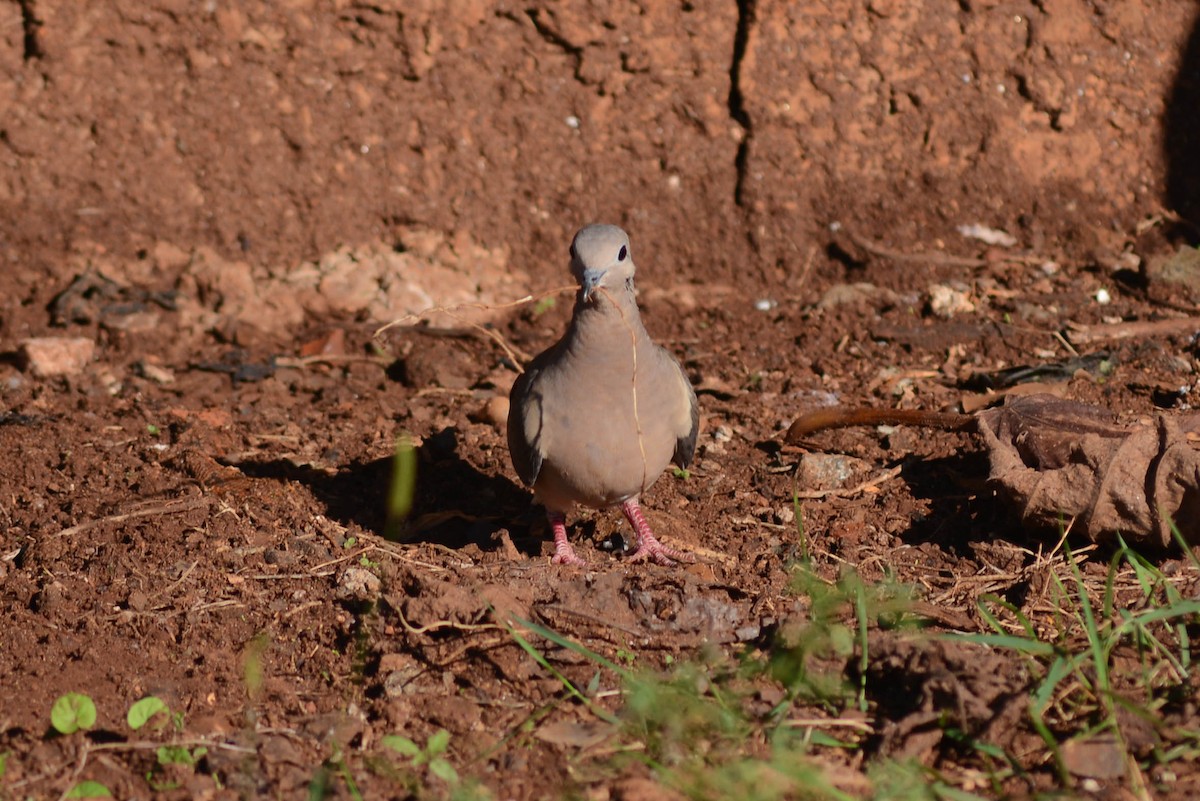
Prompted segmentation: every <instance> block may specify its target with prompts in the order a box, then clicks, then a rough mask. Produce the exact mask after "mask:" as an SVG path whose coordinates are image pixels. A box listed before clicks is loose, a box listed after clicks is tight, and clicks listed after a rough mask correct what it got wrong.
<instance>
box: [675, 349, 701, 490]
mask: <svg viewBox="0 0 1200 801" xmlns="http://www.w3.org/2000/svg"><path fill="white" fill-rule="evenodd" d="M671 361H672V362H674V364H675V370H676V371H677V372H678V373H679V380H680V381H681V382H682V383H683V389H684V391H685V393H686V398H687V405H688V411H687V418H686V419H687V420H688V423H687V426H686V431H684V429H683V427H680V429H679V430H680V431H684V433H681V434H680V435H679V436H678V437H677V439H676V440H675V454H674V455H673V456H672V457H671V458H672V461H674V462H675V464H677V465H679V466H680V467H687V466H688V465H689V464H691V463H692V457H694V456H695V455H696V437H697V436H698V435H699V433H700V406H699V404H697V402H696V391H695V390H694V389H692V382H691V381H688V377H687V373H685V372H683V367H682V366H681V365H680V364H679V362H677V361H675V359H673V358H672V359H671ZM680 402H681V403H682V402H683V399H682V398H681V400H680Z"/></svg>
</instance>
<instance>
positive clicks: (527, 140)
mask: <svg viewBox="0 0 1200 801" xmlns="http://www.w3.org/2000/svg"><path fill="white" fill-rule="evenodd" d="M1194 13H1195V8H1194V5H1193V4H1191V3H1187V2H1180V1H1175V2H1167V1H1166V0H1161V1H1159V2H1154V1H1153V0H1148V1H1147V2H1113V3H1100V2H1084V1H1083V0H1043V1H1042V2H1038V3H1033V2H997V1H995V0H976V1H975V2H961V3H957V4H951V3H946V2H942V0H936V1H935V0H929V1H928V2H921V0H867V2H860V1H857V0H856V1H854V2H851V0H815V1H811V2H792V3H782V2H765V1H764V0H741V2H724V3H692V2H676V3H657V2H655V3H643V4H634V3H625V2H562V3H558V2H555V3H551V2H545V3H528V4H513V3H508V2H486V0H455V1H454V2H451V3H448V4H447V3H440V2H408V3H401V2H392V1H391V0H376V1H375V2H370V3H367V2H350V1H349V0H333V2H316V0H289V2H286V3H266V2H247V3H238V4H224V3H216V2H213V3H209V4H199V5H198V4H196V3H193V2H186V1H185V0H150V1H149V2H145V1H144V0H139V1H138V2H132V1H129V2H126V1H124V0H122V1H120V2H111V3H77V2H65V1H62V0H23V1H22V2H7V3H0V211H3V214H0V218H2V219H3V222H0V240H2V241H3V242H5V243H6V244H4V245H3V246H2V247H0V257H3V258H4V259H5V262H6V263H7V264H16V263H17V262H18V261H20V262H21V263H22V264H27V263H30V262H31V261H32V262H34V263H41V264H42V265H43V266H48V267H50V268H52V269H53V268H55V263H54V254H56V253H60V252H61V251H62V249H63V248H66V249H67V250H76V251H79V250H87V249H89V248H91V249H95V248H97V247H98V248H100V249H102V250H104V251H105V252H107V253H109V254H115V255H118V256H120V257H124V258H134V257H136V254H137V253H139V251H145V250H146V249H148V248H151V247H153V246H154V245H155V243H157V242H161V241H168V242H171V243H172V244H174V245H177V246H179V247H181V248H183V249H185V250H187V249H190V248H192V247H194V246H197V245H209V246H213V247H216V248H217V249H218V250H219V251H221V252H223V253H224V254H226V255H227V256H229V257H234V256H236V257H237V258H239V259H245V260H247V261H249V262H250V263H255V264H266V265H270V266H272V267H273V268H275V269H279V270H286V269H288V268H289V266H290V265H294V264H296V263H298V262H299V261H301V260H302V259H310V258H315V257H317V256H319V255H320V254H322V253H325V252H328V251H330V250H332V249H333V248H335V247H337V246H338V245H341V244H355V243H360V242H378V241H382V242H387V241H389V240H391V239H394V237H395V230H396V229H397V227H398V226H403V225H407V224H414V223H415V224H420V225H425V226H429V227H432V228H436V229H439V230H444V231H448V232H458V231H465V232H468V233H469V234H470V235H471V236H472V237H473V238H475V239H476V240H478V241H481V242H484V243H486V244H489V245H493V246H501V245H503V246H507V247H509V248H511V249H512V253H513V261H514V262H515V263H517V264H520V265H522V266H523V267H526V268H527V269H528V270H529V272H530V273H531V274H533V276H534V278H535V280H536V281H539V282H546V283H549V282H550V281H553V280H555V279H556V278H559V277H561V272H560V271H561V269H562V262H563V254H564V253H565V248H566V242H567V239H568V237H569V235H570V233H571V231H572V230H573V229H574V228H575V227H576V226H577V225H579V224H580V223H582V222H585V221H589V220H597V219H604V220H611V221H615V222H618V223H621V224H623V225H625V226H627V227H628V228H629V229H630V230H631V232H633V233H634V235H635V237H637V239H636V240H635V241H637V243H638V253H639V261H640V262H641V263H643V264H650V263H654V264H655V265H656V267H655V269H656V270H657V271H660V274H662V275H664V276H671V277H676V278H680V279H683V280H686V279H687V277H688V275H689V274H690V273H691V272H692V271H694V270H695V269H697V267H698V266H701V265H702V266H703V271H704V273H705V274H707V275H709V276H712V275H718V276H720V275H723V276H725V277H726V278H729V279H739V280H743V279H749V280H752V281H764V282H774V281H780V280H787V278H788V277H789V276H791V275H794V274H795V272H796V271H797V270H798V269H799V266H800V264H801V262H802V261H803V260H804V258H805V255H806V254H807V253H808V252H810V250H811V248H813V247H814V246H820V245H822V244H823V243H825V242H826V241H827V240H828V238H829V235H828V225H829V223H831V222H833V221H835V220H836V221H839V222H843V223H845V224H848V225H853V226H855V227H857V228H858V229H859V230H861V231H864V232H865V233H866V234H868V235H869V236H871V237H873V238H878V239H880V240H886V241H888V242H890V243H892V244H894V245H898V246H904V245H908V244H912V243H925V244H928V243H931V242H935V241H937V240H939V239H943V238H946V237H948V236H950V235H951V234H952V232H953V229H954V226H956V225H958V224H962V223H967V222H982V223H985V224H989V225H994V226H1000V227H1007V228H1010V229H1013V230H1014V231H1015V232H1017V233H1018V235H1020V236H1022V237H1023V238H1024V239H1025V241H1026V243H1027V244H1029V245H1030V246H1036V245H1037V241H1040V240H1041V239H1044V238H1046V237H1054V236H1060V235H1066V237H1067V239H1070V240H1072V241H1074V240H1078V241H1079V242H1081V243H1083V244H1082V245H1081V246H1084V247H1086V246H1087V243H1088V242H1089V241H1090V238H1094V237H1095V236H1099V234H1096V233H1095V231H1096V230H1101V229H1111V228H1112V227H1113V226H1114V225H1117V226H1119V225H1122V224H1125V223H1127V222H1128V221H1130V220H1134V219H1136V218H1138V217H1139V216H1142V215H1145V214H1147V213H1152V212H1153V211H1154V210H1156V209H1158V208H1159V207H1160V205H1161V200H1160V197H1161V194H1162V188H1163V185H1164V177H1163V175H1162V172H1163V167H1162V157H1161V155H1160V153H1159V145H1158V143H1159V141H1160V139H1161V131H1160V121H1161V119H1162V118H1163V115H1164V102H1165V100H1164V99H1165V98H1166V97H1167V96H1168V93H1169V92H1168V89H1169V86H1170V84H1171V81H1172V80H1173V77H1174V73H1175V70H1176V68H1177V65H1178V60H1179V52H1180V51H1181V49H1182V47H1183V43H1184V40H1185V39H1186V36H1187V33H1188V31H1190V30H1191V28H1192V23H1193V17H1194ZM1148 26H1153V31H1155V32H1157V33H1158V35H1157V36H1153V37H1151V36H1147V35H1146V33H1147V31H1148V30H1150V28H1149V27H1148ZM1164 32H1165V33H1164ZM97 171H98V172H99V173H100V174H101V175H103V176H104V177H103V179H102V180H98V181H97V180H86V179H83V178H81V177H79V176H82V175H85V174H90V173H93V172H97Z"/></svg>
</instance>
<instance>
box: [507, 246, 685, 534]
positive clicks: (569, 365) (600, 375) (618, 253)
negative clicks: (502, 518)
mask: <svg viewBox="0 0 1200 801" xmlns="http://www.w3.org/2000/svg"><path fill="white" fill-rule="evenodd" d="M571 272H572V274H573V275H574V276H575V278H576V280H577V281H578V282H579V284H580V289H579V292H578V293H577V294H576V298H575V307H574V311H573V314H572V317H571V323H570V325H569V326H568V328H567V331H566V333H565V334H563V336H562V338H561V339H560V340H559V341H558V342H557V343H556V344H555V345H553V346H552V347H550V348H549V349H548V350H546V351H545V352H543V353H542V354H540V355H539V356H537V358H535V359H534V360H533V361H532V362H530V364H529V366H528V367H527V368H526V371H525V372H524V373H523V374H522V375H521V376H520V377H518V379H517V381H516V383H514V384H513V388H512V392H511V394H510V396H509V397H510V406H509V417H508V443H509V450H510V452H511V455H512V461H513V466H514V467H515V468H516V471H517V475H519V476H520V477H521V480H522V481H524V482H525V483H526V484H527V485H530V486H532V487H533V489H534V493H535V495H536V496H537V498H538V500H540V501H541V502H542V503H543V504H545V505H546V507H547V509H548V510H550V511H551V512H559V513H561V512H566V511H567V510H568V509H569V508H570V507H571V505H572V504H575V503H579V504H583V505H585V506H592V507H597V508H599V507H604V506H611V505H614V504H620V503H623V502H626V501H628V500H629V499H635V501H636V497H637V495H638V494H639V493H641V492H643V491H644V490H646V489H647V488H648V487H649V486H650V485H651V484H653V483H654V481H655V480H656V479H657V478H658V477H659V475H660V474H661V473H662V472H663V470H664V469H665V468H666V467H667V465H668V464H669V463H670V462H671V461H672V460H673V461H674V462H675V463H676V464H678V465H679V466H680V467H686V466H687V465H688V464H690V463H691V460H692V457H693V455H694V454H695V449H696V435H697V431H698V428H699V411H698V409H697V405H696V395H695V393H694V392H693V390H692V387H691V384H690V383H689V382H688V379H687V376H686V375H685V374H684V372H683V368H682V367H680V365H679V362H677V361H676V360H675V358H674V357H673V356H672V355H671V354H670V353H668V352H667V351H666V350H664V349H663V348H661V347H659V346H658V345H656V344H654V343H653V342H652V341H651V340H650V337H649V335H648V334H647V333H646V329H645V327H644V326H643V325H642V321H641V316H640V314H639V312H638V307H637V302H636V300H635V297H634V289H633V276H634V265H633V258H632V254H631V253H630V249H629V237H628V236H627V235H626V234H625V232H624V231H622V230H621V229H620V228H618V227H616V226H613V225H589V226H587V227H585V228H582V229H581V230H580V231H579V232H578V233H577V234H576V235H575V239H574V241H573V242H572V245H571Z"/></svg>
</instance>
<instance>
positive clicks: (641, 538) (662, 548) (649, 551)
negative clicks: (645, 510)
mask: <svg viewBox="0 0 1200 801" xmlns="http://www.w3.org/2000/svg"><path fill="white" fill-rule="evenodd" d="M621 511H622V512H624V513H625V519H626V520H628V521H629V525H631V526H633V530H634V533H636V534H637V538H638V547H637V550H636V551H634V552H633V555H632V556H630V557H629V559H630V561H633V562H646V561H650V560H654V561H655V562H657V563H658V564H660V565H665V566H667V567H671V566H672V565H674V564H675V563H676V562H694V561H696V557H694V556H692V555H691V554H690V553H687V552H686V551H680V550H678V549H676V548H669V547H667V546H666V545H663V544H662V543H661V542H659V541H658V540H657V539H655V538H654V534H653V533H652V532H651V531H650V524H649V523H647V522H646V516H645V515H643V514H642V507H641V506H639V505H638V502H637V498H630V499H629V500H627V501H625V503H623V504H621Z"/></svg>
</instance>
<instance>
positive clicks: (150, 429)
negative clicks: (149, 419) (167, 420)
mask: <svg viewBox="0 0 1200 801" xmlns="http://www.w3.org/2000/svg"><path fill="white" fill-rule="evenodd" d="M146 433H147V434H149V435H150V436H152V437H157V436H158V435H159V434H161V433H162V430H161V429H160V428H159V427H158V426H156V425H154V423H147V424H146Z"/></svg>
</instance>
